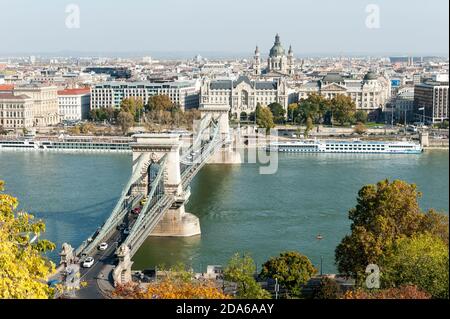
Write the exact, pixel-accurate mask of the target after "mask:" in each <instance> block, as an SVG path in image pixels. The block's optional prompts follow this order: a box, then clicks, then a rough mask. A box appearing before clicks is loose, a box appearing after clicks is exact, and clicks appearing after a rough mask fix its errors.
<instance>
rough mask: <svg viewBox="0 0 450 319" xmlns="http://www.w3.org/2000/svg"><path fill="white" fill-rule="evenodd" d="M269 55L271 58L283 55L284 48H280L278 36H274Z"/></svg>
mask: <svg viewBox="0 0 450 319" xmlns="http://www.w3.org/2000/svg"><path fill="white" fill-rule="evenodd" d="M269 55H270V57H271V58H273V57H279V56H284V55H285V53H284V48H283V47H282V46H281V42H280V36H279V35H278V34H277V35H276V36H275V43H274V45H273V47H272V49H270V54H269Z"/></svg>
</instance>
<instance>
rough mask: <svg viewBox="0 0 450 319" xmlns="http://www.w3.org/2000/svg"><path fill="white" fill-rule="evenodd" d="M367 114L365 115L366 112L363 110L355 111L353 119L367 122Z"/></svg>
mask: <svg viewBox="0 0 450 319" xmlns="http://www.w3.org/2000/svg"><path fill="white" fill-rule="evenodd" d="M368 118H369V116H368V115H367V112H364V111H362V110H359V111H356V112H355V121H356V122H360V123H367V119H368Z"/></svg>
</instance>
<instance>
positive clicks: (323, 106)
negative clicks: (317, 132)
mask: <svg viewBox="0 0 450 319" xmlns="http://www.w3.org/2000/svg"><path fill="white" fill-rule="evenodd" d="M330 109H331V104H330V100H328V99H327V98H326V97H324V96H322V95H320V94H318V93H311V94H309V95H308V97H307V98H306V99H302V100H301V101H300V103H299V109H298V114H297V116H296V118H297V119H298V120H299V121H300V122H303V123H305V122H306V120H307V119H308V117H310V118H311V119H312V120H313V122H314V123H317V124H319V123H321V122H323V121H324V118H325V115H326V114H327V113H328V112H329V111H330Z"/></svg>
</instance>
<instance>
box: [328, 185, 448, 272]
mask: <svg viewBox="0 0 450 319" xmlns="http://www.w3.org/2000/svg"><path fill="white" fill-rule="evenodd" d="M420 196H421V193H420V192H418V191H417V187H416V185H414V184H408V183H406V182H404V181H400V180H394V181H393V182H389V181H388V180H383V181H381V182H378V183H377V184H376V185H366V186H364V187H363V188H361V190H360V191H359V192H358V198H357V205H356V207H355V208H352V209H351V210H350V211H349V219H350V220H351V221H352V224H351V234H349V235H347V236H345V237H344V238H343V239H342V241H341V243H340V244H339V245H338V246H337V247H336V251H335V257H336V263H337V266H338V271H339V272H340V273H342V274H348V275H351V276H354V277H357V279H358V278H362V276H363V275H364V272H365V269H366V267H367V265H369V264H378V265H380V260H381V258H382V257H383V256H384V254H385V253H386V252H387V251H388V249H389V247H390V246H391V245H392V244H393V243H394V242H395V241H396V240H397V239H398V238H400V237H403V236H406V237H411V236H413V235H416V234H418V233H424V232H435V233H442V236H444V237H445V234H444V233H443V231H442V228H443V227H444V226H442V223H443V222H444V221H445V220H446V219H445V218H437V217H436V215H435V214H436V213H435V212H434V211H430V212H428V213H423V212H422V211H421V210H420V208H419V204H418V198H419V197H420ZM447 236H448V235H447Z"/></svg>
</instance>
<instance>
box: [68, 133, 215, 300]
mask: <svg viewBox="0 0 450 319" xmlns="http://www.w3.org/2000/svg"><path fill="white" fill-rule="evenodd" d="M223 144H224V140H222V139H220V140H213V139H211V140H210V141H209V142H208V143H205V144H203V145H201V147H200V150H199V151H197V152H196V153H195V155H193V156H191V158H192V163H193V164H191V165H190V166H189V165H183V164H182V166H183V168H182V169H181V171H182V178H181V183H182V186H183V189H187V188H188V185H189V183H190V181H191V180H192V179H193V178H194V177H195V175H196V174H197V173H198V171H199V170H200V169H201V168H202V167H203V166H204V165H205V164H206V162H207V160H208V158H209V157H210V156H211V155H212V154H214V153H215V152H216V151H217V149H218V148H220V147H222V145H223ZM149 200H150V201H153V202H152V203H151V208H150V209H149V215H147V216H145V217H146V220H147V223H148V225H146V224H143V227H142V228H140V229H139V231H140V232H141V233H142V234H149V233H150V232H151V230H152V229H153V228H154V227H155V226H156V224H157V223H158V222H159V220H160V219H161V218H162V216H163V214H164V213H165V211H167V209H169V208H170V207H171V206H172V204H173V203H174V202H175V198H173V196H168V195H163V196H162V197H158V198H150V199H149ZM130 202H133V200H130ZM138 206H139V207H142V206H141V205H140V203H139V202H138V204H137V205H135V206H131V207H129V210H128V213H127V214H125V216H124V218H123V220H122V223H125V225H126V226H125V228H128V229H129V230H132V229H133V226H134V225H135V223H136V220H137V218H138V215H136V214H133V213H132V210H133V209H134V208H136V207H138ZM144 207H145V205H144ZM144 213H146V212H144V211H143V210H142V211H141V213H140V214H144ZM146 226H148V227H147V229H145V228H146ZM127 237H128V235H125V234H123V232H122V231H121V230H119V229H117V228H115V229H114V231H113V232H111V233H110V234H109V236H108V238H105V239H104V241H103V242H106V243H107V244H108V248H107V249H106V250H105V251H100V250H98V249H97V247H93V248H92V249H91V254H90V256H91V257H93V258H94V264H93V266H92V267H90V268H83V267H81V268H80V280H81V281H82V282H85V283H87V286H86V287H83V288H81V289H79V290H78V291H77V292H76V297H77V298H80V299H99V298H108V292H110V291H111V290H112V289H113V287H114V280H113V278H112V270H113V269H114V267H115V266H116V264H117V257H116V252H117V248H118V247H120V245H122V244H123V243H124V242H125V241H126V240H127ZM140 237H142V238H138V240H137V242H136V246H140V245H141V244H142V242H143V241H144V240H145V239H146V236H145V235H143V236H140ZM144 237H145V238H144ZM138 248H139V247H132V249H131V252H132V253H131V255H134V253H135V252H136V251H137V249H138ZM85 257H87V256H85ZM83 260H84V258H83V257H82V258H81V260H80V261H81V265H82V262H83Z"/></svg>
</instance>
